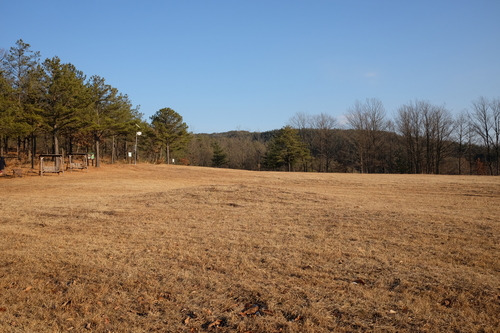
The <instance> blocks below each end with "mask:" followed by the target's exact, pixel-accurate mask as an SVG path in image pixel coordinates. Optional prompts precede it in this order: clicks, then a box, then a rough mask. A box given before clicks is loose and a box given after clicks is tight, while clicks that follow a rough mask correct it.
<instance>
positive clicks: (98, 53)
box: [0, 0, 500, 133]
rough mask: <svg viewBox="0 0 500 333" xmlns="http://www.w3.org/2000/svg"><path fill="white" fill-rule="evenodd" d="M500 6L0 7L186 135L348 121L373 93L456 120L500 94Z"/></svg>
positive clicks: (4, 24) (95, 1)
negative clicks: (434, 108)
mask: <svg viewBox="0 0 500 333" xmlns="http://www.w3.org/2000/svg"><path fill="white" fill-rule="evenodd" d="M499 14H500V1H498V0H490V1H486V0H475V1H461V0H454V1H440V0H434V1H403V0H400V1H384V0H373V1H356V0H352V1H351V0H349V1H348V0H344V1H335V0H331V1H320V0H309V1H305V0H301V1H298V0H287V1H284V0H283V1H273V0H267V1H260V0H247V1H243V0H240V1H236V0H233V1H229V0H228V1H217V0H212V1H211V0H199V1H190V0H183V1H181V0H179V1H159V0H155V1H153V0H141V1H138V0H137V1H127V0H114V1H112V0H85V1H77V0H60V1H52V0H45V1H40V0H31V1H27V0H16V1H12V0H0V48H3V49H9V48H10V47H11V46H14V44H15V42H16V41H17V40H18V39H23V40H24V42H26V43H29V44H31V47H32V49H33V50H36V51H40V52H41V55H42V60H43V59H45V58H51V57H53V56H58V57H59V58H61V60H62V61H63V62H69V63H72V64H74V65H75V66H76V67H77V68H78V69H80V70H82V71H83V72H84V73H85V74H86V75H87V76H89V77H90V76H91V75H99V76H102V77H104V78H105V79H106V81H107V83H109V84H111V85H112V86H114V87H116V88H118V90H119V91H120V92H122V93H125V94H128V95H129V97H130V99H131V101H132V103H133V104H134V105H140V106H141V108H140V110H141V112H142V113H144V115H145V118H146V119H148V118H149V117H150V116H151V115H152V114H153V113H154V112H156V111H157V110H159V109H161V108H163V107H171V108H173V109H174V110H176V111H177V112H178V113H179V114H181V115H182V116H183V118H184V121H185V122H186V123H187V124H188V126H189V128H190V130H191V131H193V132H195V133H201V132H205V133H211V132H222V131H229V130H248V131H266V130H271V129H277V128H281V127H283V126H284V125H286V124H287V123H288V121H289V119H290V118H291V117H292V116H293V115H295V114H296V113H298V112H302V113H306V114H311V115H314V114H319V113H327V114H330V115H332V116H334V117H336V118H339V119H342V115H344V114H345V113H346V112H347V110H348V108H349V107H351V106H352V105H353V104H354V102H355V101H356V100H357V99H358V100H364V99H365V98H372V97H375V98H378V99H380V100H381V101H382V102H383V104H384V106H385V108H386V111H387V114H388V116H389V117H390V118H392V115H393V114H394V112H395V111H396V110H397V108H398V107H399V106H401V105H402V104H404V103H408V102H409V101H412V100H415V99H422V100H427V101H429V102H431V103H434V104H437V105H446V107H447V108H448V109H449V110H450V111H452V112H453V113H458V112H461V111H463V110H464V109H466V108H468V107H469V106H470V103H471V101H472V100H474V99H476V98H478V97H479V96H484V97H487V98H499V97H500V19H499Z"/></svg>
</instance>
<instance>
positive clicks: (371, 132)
mask: <svg viewBox="0 0 500 333" xmlns="http://www.w3.org/2000/svg"><path fill="white" fill-rule="evenodd" d="M143 117H144V116H143V114H141V113H140V111H139V108H138V107H133V106H132V103H131V101H130V100H129V98H128V96H127V95H126V94H122V93H120V92H119V91H118V90H117V89H116V88H114V87H112V86H111V85H109V84H107V83H106V81H105V79H104V78H102V77H100V76H97V75H94V76H91V77H87V76H86V75H85V74H84V73H83V72H82V71H79V70H78V69H77V68H76V67H75V66H74V65H72V64H70V63H63V62H62V61H61V60H60V59H59V58H58V57H53V58H50V59H45V60H44V61H41V60H40V53H39V52H35V51H32V50H31V47H30V45H29V44H27V43H24V42H23V41H22V40H19V41H17V42H16V45H15V46H13V47H11V48H10V49H9V50H0V156H5V157H7V163H8V164H9V163H14V164H31V167H32V168H35V165H36V164H37V163H38V160H37V156H38V155H39V154H70V153H88V154H92V155H93V156H94V160H92V162H93V164H94V166H96V167H99V166H100V164H101V162H105V163H118V162H120V163H135V162H136V161H139V162H149V163H175V164H185V165H197V166H210V167H227V168H234V169H246V170H276V171H303V172H359V173H428V174H478V175H499V174H500V163H499V162H500V98H492V99H488V98H485V97H479V98H477V99H476V100H474V101H471V104H470V107H469V111H467V112H463V113H461V114H458V115H456V116H453V115H452V113H451V112H450V111H449V110H447V109H446V108H445V107H444V106H439V105H433V104H431V103H429V102H427V101H424V100H415V101H409V102H408V103H407V104H404V105H401V106H400V107H399V108H398V110H397V112H396V116H395V118H394V119H388V118H387V116H386V112H385V109H384V107H383V104H382V102H381V101H380V100H378V99H376V98H371V99H366V100H364V101H356V102H354V104H353V106H352V107H351V108H350V109H349V110H346V113H345V120H346V124H339V121H338V119H336V118H335V117H333V116H330V115H328V114H324V113H321V114H317V115H308V114H302V113H298V114H295V115H293V116H292V118H291V119H290V121H289V123H288V124H286V125H285V126H284V127H283V128H281V129H276V130H274V131H269V132H261V133H259V132H255V133H252V132H246V131H231V132H226V133H213V134H193V133H190V132H189V130H188V125H187V124H186V123H185V122H183V119H182V116H181V115H180V114H179V113H177V112H176V111H174V110H172V109H170V108H168V107H166V108H163V109H160V110H158V111H157V112H156V113H155V114H154V115H153V116H151V117H150V118H149V119H148V120H144V119H143Z"/></svg>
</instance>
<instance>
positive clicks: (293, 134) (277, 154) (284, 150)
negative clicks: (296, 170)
mask: <svg viewBox="0 0 500 333" xmlns="http://www.w3.org/2000/svg"><path fill="white" fill-rule="evenodd" d="M310 156H311V155H310V152H309V149H307V148H306V147H305V144H304V143H303V142H302V141H301V140H300V137H299V134H298V131H297V130H295V129H293V128H292V127H291V126H285V127H283V128H282V129H281V130H280V131H279V132H278V134H277V135H276V136H275V137H274V138H273V139H272V140H271V141H270V143H269V147H268V152H267V154H266V165H267V167H269V168H271V169H277V168H281V167H283V166H285V167H286V168H287V170H288V171H292V170H293V167H294V165H295V164H296V162H297V161H304V160H308V159H310Z"/></svg>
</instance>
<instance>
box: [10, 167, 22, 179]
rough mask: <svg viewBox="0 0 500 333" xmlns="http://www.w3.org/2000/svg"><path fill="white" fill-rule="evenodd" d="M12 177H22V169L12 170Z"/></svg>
mask: <svg viewBox="0 0 500 333" xmlns="http://www.w3.org/2000/svg"><path fill="white" fill-rule="evenodd" d="M12 176H13V177H14V178H15V177H22V176H23V169H12Z"/></svg>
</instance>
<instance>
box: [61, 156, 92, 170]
mask: <svg viewBox="0 0 500 333" xmlns="http://www.w3.org/2000/svg"><path fill="white" fill-rule="evenodd" d="M88 168H89V163H88V156H87V153H71V154H68V164H67V166H66V170H88Z"/></svg>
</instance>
